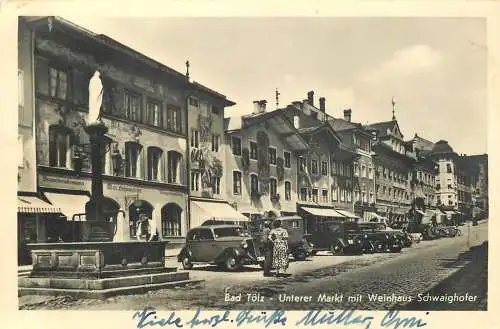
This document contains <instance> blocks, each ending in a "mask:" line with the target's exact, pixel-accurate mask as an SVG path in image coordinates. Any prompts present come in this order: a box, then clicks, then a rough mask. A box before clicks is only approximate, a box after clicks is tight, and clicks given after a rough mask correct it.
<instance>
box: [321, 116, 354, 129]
mask: <svg viewBox="0 0 500 329" xmlns="http://www.w3.org/2000/svg"><path fill="white" fill-rule="evenodd" d="M328 122H329V123H330V125H331V126H332V128H333V130H335V131H345V130H350V129H356V128H359V124H356V123H354V122H349V121H346V120H344V119H337V118H334V117H329V118H328Z"/></svg>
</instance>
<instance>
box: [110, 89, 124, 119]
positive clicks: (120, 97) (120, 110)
mask: <svg viewBox="0 0 500 329" xmlns="http://www.w3.org/2000/svg"><path fill="white" fill-rule="evenodd" d="M110 98H111V102H114V104H113V105H112V107H111V109H112V113H113V114H114V115H117V116H122V117H124V116H125V99H124V98H125V91H124V90H123V89H122V88H120V89H118V88H116V89H115V91H114V92H113V97H110Z"/></svg>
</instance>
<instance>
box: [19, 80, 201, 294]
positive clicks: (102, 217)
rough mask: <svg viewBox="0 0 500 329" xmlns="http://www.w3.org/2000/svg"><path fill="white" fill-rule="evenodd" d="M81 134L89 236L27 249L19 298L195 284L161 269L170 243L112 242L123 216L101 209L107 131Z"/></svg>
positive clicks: (98, 125) (99, 127) (100, 127)
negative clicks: (27, 269)
mask: <svg viewBox="0 0 500 329" xmlns="http://www.w3.org/2000/svg"><path fill="white" fill-rule="evenodd" d="M91 85H92V81H91ZM90 89H91V88H89V91H90ZM89 106H90V105H89ZM89 116H90V113H89ZM85 131H86V133H87V134H88V135H89V140H90V155H91V168H92V191H91V197H90V200H89V201H88V202H87V204H86V205H85V214H79V215H84V218H85V222H84V225H85V226H86V227H85V230H83V231H85V232H88V233H87V234H85V236H81V237H80V239H79V241H77V242H61V243H33V244H28V248H29V249H30V251H31V255H32V264H33V268H32V271H31V273H30V275H29V276H28V277H25V278H19V288H18V292H19V295H27V294H43V295H71V296H76V297H85V298H101V297H107V296H110V295H114V294H123V293H133V292H144V291H148V290H153V289H161V288H165V287H169V286H177V285H182V284H186V283H190V282H193V281H190V280H189V273H188V272H177V268H176V267H171V268H168V267H165V246H166V244H167V243H168V242H166V241H151V242H147V241H113V239H114V235H115V232H116V219H117V216H119V215H122V214H123V212H122V211H119V210H110V209H106V207H105V199H106V198H105V197H104V195H103V177H102V159H103V154H104V152H105V150H106V145H105V144H106V137H105V134H106V132H107V131H108V128H107V127H106V126H105V125H104V123H102V122H101V121H100V120H96V121H93V122H92V123H90V124H88V125H86V127H85ZM120 213H122V214H120Z"/></svg>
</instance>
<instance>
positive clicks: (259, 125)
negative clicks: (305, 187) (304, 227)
mask: <svg viewBox="0 0 500 329" xmlns="http://www.w3.org/2000/svg"><path fill="white" fill-rule="evenodd" d="M224 147H225V149H226V167H227V170H225V184H226V186H227V189H226V193H227V194H226V198H227V200H228V201H229V202H230V203H231V204H233V205H234V207H235V208H236V209H237V210H238V212H240V213H242V214H244V215H245V216H247V217H249V218H254V217H259V216H264V215H274V216H279V215H292V214H296V203H297V199H298V194H297V191H298V186H297V172H298V159H299V157H300V156H301V155H302V154H303V152H306V151H307V150H308V145H307V143H306V142H305V140H304V139H303V138H302V137H301V135H300V134H299V133H298V131H297V130H296V129H295V127H294V126H293V125H292V124H291V122H290V121H288V119H287V118H286V116H285V115H284V114H283V112H282V111H281V110H275V111H267V110H266V101H256V102H254V110H253V113H252V114H250V115H247V116H243V117H241V118H240V117H235V118H228V119H227V120H226V135H225V146H224Z"/></svg>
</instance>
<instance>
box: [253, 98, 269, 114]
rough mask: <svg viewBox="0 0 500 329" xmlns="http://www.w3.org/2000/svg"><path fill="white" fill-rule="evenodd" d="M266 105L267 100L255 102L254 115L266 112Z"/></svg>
mask: <svg viewBox="0 0 500 329" xmlns="http://www.w3.org/2000/svg"><path fill="white" fill-rule="evenodd" d="M266 104H267V101H266V100H260V101H253V113H254V114H258V113H264V112H266Z"/></svg>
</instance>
